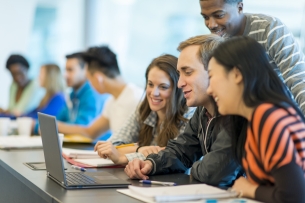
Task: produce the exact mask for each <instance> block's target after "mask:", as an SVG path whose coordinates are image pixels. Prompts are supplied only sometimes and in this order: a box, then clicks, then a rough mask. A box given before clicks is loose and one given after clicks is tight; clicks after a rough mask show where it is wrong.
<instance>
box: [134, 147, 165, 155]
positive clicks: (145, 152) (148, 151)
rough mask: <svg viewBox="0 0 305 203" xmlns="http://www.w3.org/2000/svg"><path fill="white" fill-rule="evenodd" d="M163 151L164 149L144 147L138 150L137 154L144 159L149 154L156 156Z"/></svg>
mask: <svg viewBox="0 0 305 203" xmlns="http://www.w3.org/2000/svg"><path fill="white" fill-rule="evenodd" d="M163 149H165V147H159V146H145V147H141V148H139V150H138V152H141V153H142V154H143V155H144V156H145V157H147V156H148V155H149V154H158V152H159V151H161V150H163Z"/></svg>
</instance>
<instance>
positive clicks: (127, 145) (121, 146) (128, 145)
mask: <svg viewBox="0 0 305 203" xmlns="http://www.w3.org/2000/svg"><path fill="white" fill-rule="evenodd" d="M130 146H136V145H135V143H130V144H122V145H119V146H115V148H117V149H119V148H123V147H130Z"/></svg>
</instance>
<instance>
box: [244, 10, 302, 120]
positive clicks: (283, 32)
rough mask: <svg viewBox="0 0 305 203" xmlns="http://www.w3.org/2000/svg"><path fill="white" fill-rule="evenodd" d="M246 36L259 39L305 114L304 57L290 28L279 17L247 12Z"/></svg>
mask: <svg viewBox="0 0 305 203" xmlns="http://www.w3.org/2000/svg"><path fill="white" fill-rule="evenodd" d="M245 15H246V17H247V21H246V27H245V30H244V33H243V35H244V36H249V37H252V38H253V39H255V40H256V41H258V42H259V43H260V44H261V45H262V46H263V47H264V48H265V50H266V52H267V55H268V56H269V60H270V63H271V64H272V65H273V67H274V69H275V71H276V72H277V73H278V75H279V76H280V78H281V79H282V80H283V81H284V83H285V84H286V86H287V87H288V89H289V90H290V92H291V93H292V95H293V97H294V99H295V101H296V102H297V104H298V105H299V106H300V108H301V110H302V112H303V114H304V115H305V57H304V53H303V52H302V50H301V49H300V46H299V44H298V43H297V42H296V41H295V39H294V37H293V35H292V34H291V33H290V32H289V30H288V28H287V27H286V26H285V25H284V24H283V23H282V22H281V21H280V20H279V19H277V18H274V17H271V16H267V15H262V14H247V13H246V14H245Z"/></svg>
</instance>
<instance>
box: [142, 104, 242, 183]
mask: <svg viewBox="0 0 305 203" xmlns="http://www.w3.org/2000/svg"><path fill="white" fill-rule="evenodd" d="M205 112H206V109H204V108H203V107H202V108H200V107H198V108H197V110H196V112H195V113H194V115H193V117H192V118H191V119H190V121H189V123H188V125H187V126H186V128H185V130H184V133H183V134H181V135H179V136H178V138H177V140H170V141H169V142H168V144H167V146H166V149H164V150H162V151H160V152H159V153H158V154H150V155H148V157H147V160H150V161H151V162H152V163H153V169H152V171H151V173H150V175H153V174H166V173H173V172H185V170H187V169H188V168H190V167H192V169H191V175H192V176H193V177H194V178H195V179H197V180H199V181H201V182H203V183H206V184H209V185H214V186H219V187H228V186H231V185H232V184H233V183H234V180H235V179H236V178H238V177H239V176H240V175H242V174H243V172H242V168H241V166H240V165H239V164H238V163H237V162H236V161H235V160H234V158H233V153H232V149H231V136H230V134H229V132H228V130H227V129H228V126H229V124H230V123H229V121H228V119H225V118H226V117H222V116H219V117H217V118H216V117H214V118H212V119H211V121H210V123H209V125H208V126H207V121H208V117H207V116H206V114H205ZM225 120H227V122H225ZM200 123H201V125H200ZM205 135H207V136H205ZM204 139H206V141H204ZM202 156H203V158H202V159H200V158H201V157H202Z"/></svg>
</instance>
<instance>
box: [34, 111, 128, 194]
mask: <svg viewBox="0 0 305 203" xmlns="http://www.w3.org/2000/svg"><path fill="white" fill-rule="evenodd" d="M38 119H39V125H40V131H41V139H42V145H43V152H44V157H45V163H46V168H47V176H48V177H49V178H51V179H52V180H54V181H55V182H56V183H58V184H59V185H61V186H62V187H64V188H66V189H82V188H109V187H127V186H128V185H129V184H130V183H129V182H127V181H125V180H122V179H120V178H118V177H116V176H114V175H113V174H110V173H108V172H106V171H95V172H82V171H77V172H65V170H64V164H63V158H62V150H61V143H60V142H59V137H58V130H57V123H56V118H55V117H54V116H50V115H46V114H42V113H38Z"/></svg>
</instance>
